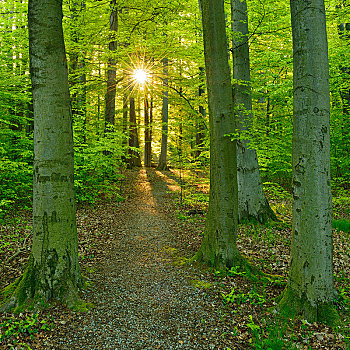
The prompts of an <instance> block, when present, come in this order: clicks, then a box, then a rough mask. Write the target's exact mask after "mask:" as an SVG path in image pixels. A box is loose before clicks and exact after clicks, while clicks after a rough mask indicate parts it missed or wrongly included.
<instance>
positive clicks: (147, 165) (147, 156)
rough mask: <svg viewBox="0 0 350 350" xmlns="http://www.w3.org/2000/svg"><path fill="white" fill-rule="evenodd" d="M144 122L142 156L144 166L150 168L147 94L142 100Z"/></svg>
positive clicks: (150, 146)
mask: <svg viewBox="0 0 350 350" xmlns="http://www.w3.org/2000/svg"><path fill="white" fill-rule="evenodd" d="M144 122H145V155H144V165H145V167H147V168H150V167H151V161H152V138H151V137H152V134H151V124H150V120H149V103H148V97H147V94H145V99H144Z"/></svg>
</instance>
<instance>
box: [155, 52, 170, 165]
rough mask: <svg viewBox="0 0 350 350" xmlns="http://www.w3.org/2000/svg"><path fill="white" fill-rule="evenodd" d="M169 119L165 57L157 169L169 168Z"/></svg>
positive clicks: (166, 60)
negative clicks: (160, 141) (160, 138)
mask: <svg viewBox="0 0 350 350" xmlns="http://www.w3.org/2000/svg"><path fill="white" fill-rule="evenodd" d="M168 119H169V102H168V59H167V58H163V106H162V144H161V149H160V156H159V162H158V166H157V169H159V170H168V164H167V153H168Z"/></svg>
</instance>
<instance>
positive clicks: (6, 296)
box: [0, 279, 19, 311]
mask: <svg viewBox="0 0 350 350" xmlns="http://www.w3.org/2000/svg"><path fill="white" fill-rule="evenodd" d="M18 283H19V279H17V280H16V281H15V282H13V283H11V284H9V285H8V286H7V287H5V288H4V289H3V290H2V291H1V292H0V311H5V310H6V309H7V308H6V305H7V304H8V303H9V301H10V299H11V297H12V296H13V293H14V292H15V290H16V288H17V286H18Z"/></svg>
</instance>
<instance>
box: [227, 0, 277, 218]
mask: <svg viewBox="0 0 350 350" xmlns="http://www.w3.org/2000/svg"><path fill="white" fill-rule="evenodd" d="M231 13H232V32H233V40H232V58H233V78H234V79H235V81H238V82H237V83H236V84H235V85H234V92H233V95H234V108H235V116H236V120H237V121H238V124H237V126H238V128H239V129H240V130H241V131H243V132H249V129H250V128H251V126H252V96H251V88H250V64H249V46H248V37H249V31H248V13H247V3H246V1H245V0H231ZM249 143H250V142H249V140H247V139H239V140H238V141H237V182H238V221H239V222H241V223H242V222H244V221H251V220H253V221H258V222H260V223H264V222H266V221H268V220H269V219H272V220H277V218H276V215H275V213H274V212H273V211H272V209H271V208H270V205H269V203H268V201H267V199H266V197H265V194H264V189H263V185H262V181H261V177H260V172H259V164H258V158H257V155H256V151H255V149H253V148H251V147H250V145H249Z"/></svg>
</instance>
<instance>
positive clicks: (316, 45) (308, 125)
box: [278, 0, 338, 324]
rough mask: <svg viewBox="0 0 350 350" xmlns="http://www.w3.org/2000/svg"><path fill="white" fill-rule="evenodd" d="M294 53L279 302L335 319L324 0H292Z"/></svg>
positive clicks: (311, 316) (289, 310) (290, 311)
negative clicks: (289, 233) (289, 212)
mask: <svg viewBox="0 0 350 350" xmlns="http://www.w3.org/2000/svg"><path fill="white" fill-rule="evenodd" d="M290 3H291V16H292V32H293V53H294V63H293V71H294V82H293V85H294V112H293V114H294V118H293V127H294V131H293V164H292V166H293V198H294V202H293V239H292V246H291V264H290V271H289V278H288V284H287V287H286V289H285V291H284V293H283V297H282V299H281V301H280V303H279V305H278V308H279V310H280V311H281V312H282V313H284V314H287V315H288V316H295V315H299V314H301V315H302V317H304V318H305V319H307V320H308V321H310V322H314V321H320V322H326V323H330V324H332V323H333V324H334V323H336V321H337V320H338V314H337V312H336V310H335V307H334V305H333V299H334V297H335V288H334V284H333V263H332V260H333V243H332V209H331V208H332V198H331V181H330V133H329V130H330V122H329V116H330V101H329V71H328V45H327V32H326V15H325V7H324V1H323V0H310V1H308V2H305V1H303V0H291V2H290Z"/></svg>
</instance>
